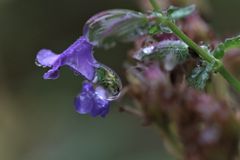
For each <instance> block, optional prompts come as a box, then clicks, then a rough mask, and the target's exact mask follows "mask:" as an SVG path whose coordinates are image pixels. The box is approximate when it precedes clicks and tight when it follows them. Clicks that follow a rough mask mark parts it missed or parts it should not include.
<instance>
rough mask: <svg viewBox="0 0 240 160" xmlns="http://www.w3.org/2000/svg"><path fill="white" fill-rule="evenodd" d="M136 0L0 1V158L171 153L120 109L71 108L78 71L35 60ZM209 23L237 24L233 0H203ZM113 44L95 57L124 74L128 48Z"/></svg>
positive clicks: (148, 158) (146, 157) (151, 159)
mask: <svg viewBox="0 0 240 160" xmlns="http://www.w3.org/2000/svg"><path fill="white" fill-rule="evenodd" d="M137 2H138V0H88V1H83V0H79V1H77V0H0V160H67V159H70V160H75V159H78V160H113V159H114V160H159V159H162V160H171V157H170V156H169V155H168V154H167V153H166V151H165V149H163V147H162V144H161V140H160V138H159V133H158V132H157V129H155V128H154V127H143V126H141V121H140V120H139V119H137V118H135V117H133V116H130V115H128V114H125V113H119V112H118V107H119V105H118V104H117V103H115V104H114V105H113V106H112V108H111V113H110V114H109V116H107V117H106V118H91V117H89V116H83V115H79V114H78V113H76V112H75V111H74V107H73V98H74V97H75V96H76V95H77V94H78V93H79V91H80V89H81V81H82V79H81V78H80V77H76V76H74V75H73V74H72V73H71V71H69V70H67V69H63V70H62V71H61V77H60V78H59V79H58V80H55V81H45V80H43V79H42V78H41V77H42V74H43V73H44V72H45V71H46V70H45V69H42V68H38V67H36V66H35V64H34V59H35V55H36V53H37V52H38V50H39V49H41V48H50V49H52V50H54V51H55V52H61V51H63V50H64V49H65V48H66V47H68V46H69V45H70V44H71V43H72V42H74V41H75V40H76V39H77V38H78V37H79V36H80V35H81V31H82V26H83V24H84V22H85V21H86V20H87V19H88V18H89V17H90V16H92V15H93V14H95V13H97V12H99V11H102V10H106V9H111V8H128V9H137V10H140V9H139V8H138V4H137ZM208 2H209V4H210V7H211V15H210V17H211V21H210V23H211V24H212V26H213V27H214V30H215V31H217V32H218V33H219V34H220V35H227V34H232V33H238V32H239V31H240V21H239V20H238V15H239V14H240V1H239V0H229V1H224V0H209V1H208ZM129 47H130V45H119V46H117V47H116V48H115V49H111V50H109V51H107V52H105V51H103V50H97V53H96V54H95V55H96V57H97V59H99V61H101V62H103V63H104V64H106V65H108V66H110V67H112V68H114V69H115V70H116V72H117V73H119V74H122V72H123V71H122V66H121V63H122V62H123V60H124V58H125V57H126V54H125V53H126V51H127V50H128V49H129Z"/></svg>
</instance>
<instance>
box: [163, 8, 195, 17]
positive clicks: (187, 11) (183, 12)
mask: <svg viewBox="0 0 240 160" xmlns="http://www.w3.org/2000/svg"><path fill="white" fill-rule="evenodd" d="M195 9H196V6H195V5H190V6H187V7H183V8H178V7H175V6H170V7H169V9H168V10H167V15H168V17H170V18H172V19H180V18H184V17H187V16H189V15H191V14H192V13H193V12H194V11H195Z"/></svg>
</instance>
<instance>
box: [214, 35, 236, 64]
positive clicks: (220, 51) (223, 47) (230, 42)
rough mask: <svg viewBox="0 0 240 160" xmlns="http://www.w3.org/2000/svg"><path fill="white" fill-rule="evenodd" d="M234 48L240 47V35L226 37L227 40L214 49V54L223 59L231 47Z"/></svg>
mask: <svg viewBox="0 0 240 160" xmlns="http://www.w3.org/2000/svg"><path fill="white" fill-rule="evenodd" d="M233 48H240V35H239V36H236V37H233V38H229V39H226V40H225V42H223V43H220V44H219V45H218V46H217V47H216V49H215V50H214V51H213V55H214V57H216V58H217V59H221V58H223V56H224V54H225V53H226V52H227V51H228V50H229V49H233Z"/></svg>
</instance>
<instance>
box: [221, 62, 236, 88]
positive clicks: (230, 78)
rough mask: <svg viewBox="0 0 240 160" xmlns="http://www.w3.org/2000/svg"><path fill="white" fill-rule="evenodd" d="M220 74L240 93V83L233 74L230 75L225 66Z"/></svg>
mask: <svg viewBox="0 0 240 160" xmlns="http://www.w3.org/2000/svg"><path fill="white" fill-rule="evenodd" d="M218 71H219V73H221V75H222V76H223V77H224V78H225V79H226V80H227V81H228V83H230V84H231V85H232V86H233V87H234V88H235V89H236V90H237V91H239V92H240V82H239V80H237V79H236V78H235V77H234V76H233V75H232V74H231V73H229V72H228V71H227V70H226V69H225V68H224V66H222V67H220V68H219V70H218Z"/></svg>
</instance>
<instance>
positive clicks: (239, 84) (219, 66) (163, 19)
mask: <svg viewBox="0 0 240 160" xmlns="http://www.w3.org/2000/svg"><path fill="white" fill-rule="evenodd" d="M150 3H151V4H152V6H153V8H154V10H156V11H158V12H160V11H161V9H160V7H159V6H158V4H157V2H156V0H150ZM158 21H159V23H163V24H165V25H166V26H168V27H169V28H170V29H171V30H172V31H173V33H174V34H175V35H176V36H178V37H179V38H180V39H181V40H182V41H184V42H185V43H186V44H187V45H188V46H189V47H190V48H192V49H193V50H194V51H195V52H196V53H197V54H198V55H199V56H200V57H201V58H202V59H203V60H205V61H207V62H209V63H214V64H215V67H216V70H217V71H218V72H219V73H220V74H221V75H222V76H223V77H224V78H225V79H226V80H227V81H228V82H229V83H230V84H231V85H232V86H233V87H234V88H235V89H236V90H237V91H239V92H240V81H239V80H237V79H236V78H235V77H234V76H233V75H232V74H231V73H229V72H228V71H227V70H226V69H225V68H224V65H223V63H222V62H221V61H220V60H218V59H216V58H215V57H214V56H213V55H211V54H209V53H208V52H206V51H205V50H203V49H202V48H201V47H199V46H198V45H197V44H196V43H195V42H194V41H193V40H191V39H190V38H189V37H188V36H187V35H186V34H184V33H183V32H182V31H181V30H180V29H179V28H178V26H177V25H175V24H174V23H173V22H172V21H171V20H169V19H168V18H167V17H165V16H163V15H161V16H158Z"/></svg>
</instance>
